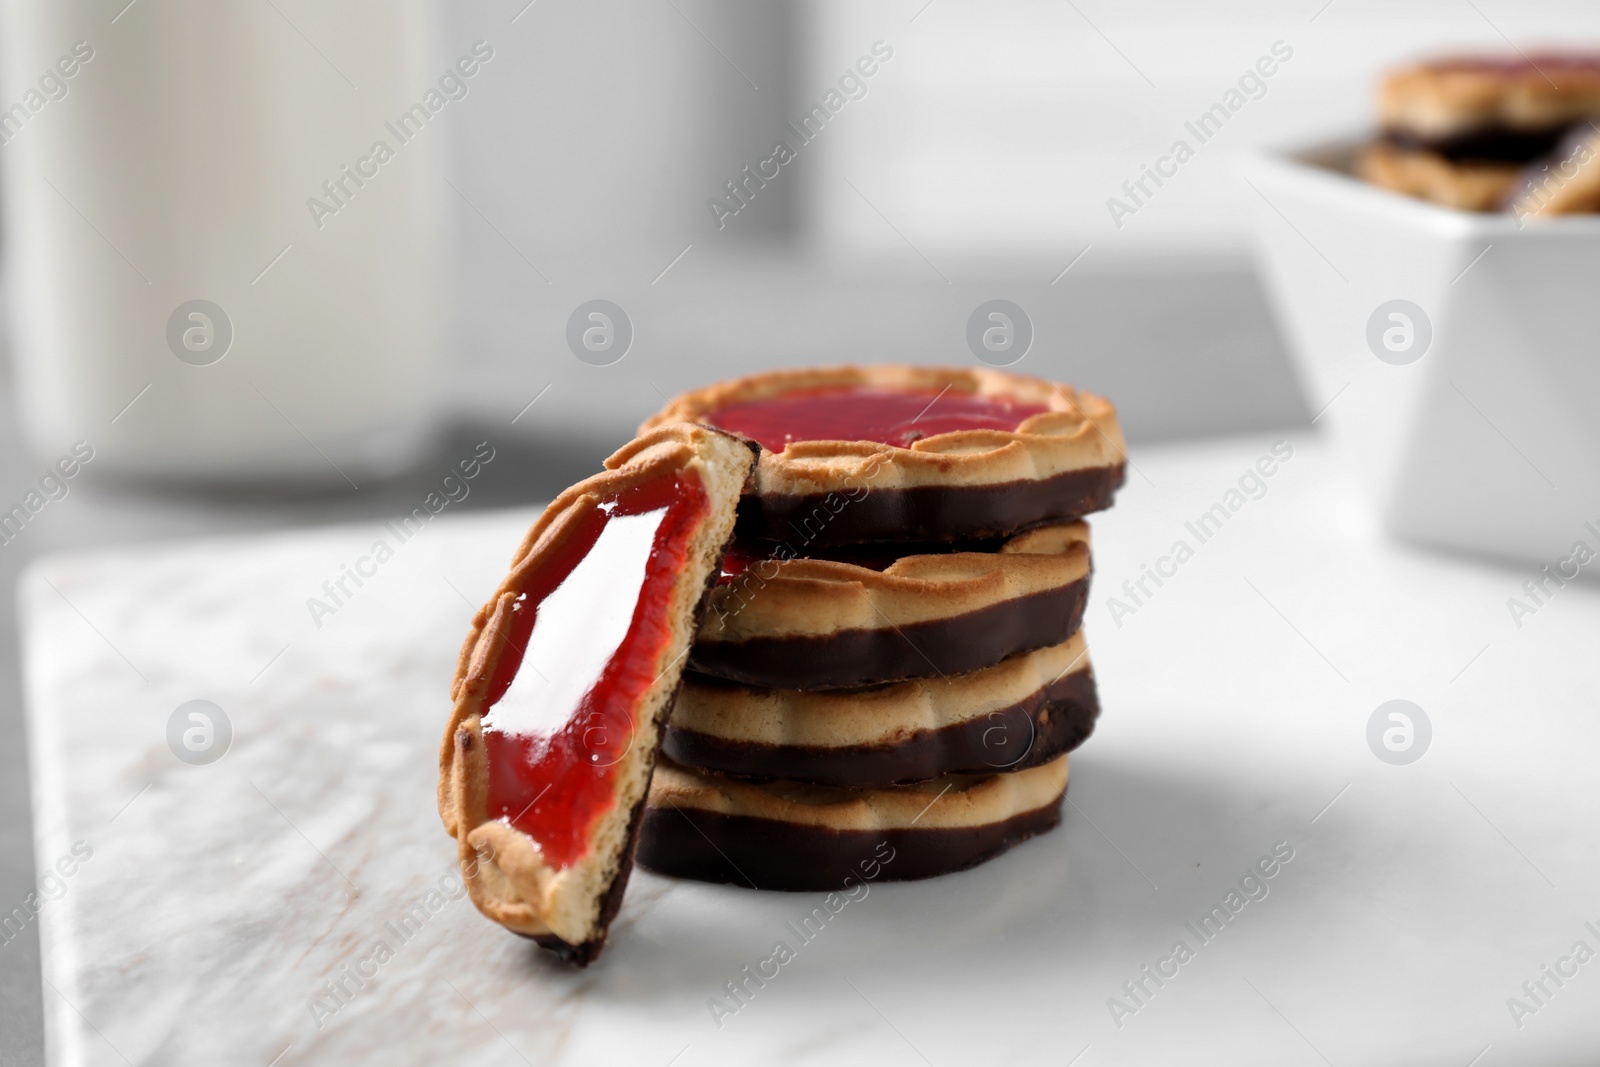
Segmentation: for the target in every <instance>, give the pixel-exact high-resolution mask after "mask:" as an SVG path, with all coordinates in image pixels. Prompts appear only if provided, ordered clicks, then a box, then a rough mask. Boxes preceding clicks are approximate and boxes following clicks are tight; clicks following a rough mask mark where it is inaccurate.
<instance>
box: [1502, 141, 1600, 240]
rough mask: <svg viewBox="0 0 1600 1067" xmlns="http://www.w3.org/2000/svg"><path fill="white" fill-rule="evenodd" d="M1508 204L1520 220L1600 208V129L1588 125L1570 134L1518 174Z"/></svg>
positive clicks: (1579, 212) (1509, 208)
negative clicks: (1543, 158)
mask: <svg viewBox="0 0 1600 1067" xmlns="http://www.w3.org/2000/svg"><path fill="white" fill-rule="evenodd" d="M1504 207H1505V210H1507V211H1509V212H1510V213H1511V214H1513V215H1515V216H1517V218H1518V219H1528V218H1539V217H1549V216H1554V215H1577V214H1588V213H1591V212H1596V211H1600V132H1597V131H1596V130H1594V129H1593V128H1591V127H1590V126H1588V125H1587V124H1585V125H1583V126H1580V127H1578V128H1577V129H1575V130H1574V131H1573V132H1572V133H1570V134H1568V136H1567V139H1566V140H1565V141H1564V142H1563V143H1562V144H1561V146H1560V147H1559V148H1557V149H1556V151H1555V152H1554V153H1552V155H1551V156H1550V157H1549V158H1548V159H1545V160H1541V161H1539V162H1536V163H1533V164H1530V165H1529V166H1528V167H1526V168H1525V169H1524V170H1523V171H1522V172H1521V174H1519V175H1518V177H1517V180H1516V181H1515V182H1514V183H1513V185H1512V187H1511V190H1510V191H1509V192H1508V194H1507V195H1506V197H1505V204H1504Z"/></svg>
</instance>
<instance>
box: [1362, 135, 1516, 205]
mask: <svg viewBox="0 0 1600 1067" xmlns="http://www.w3.org/2000/svg"><path fill="white" fill-rule="evenodd" d="M1357 169H1358V172H1359V173H1360V175H1361V177H1362V178H1364V179H1365V180H1367V181H1369V182H1371V183H1372V184H1373V185H1376V186H1379V187H1381V188H1384V189H1388V190H1391V191H1392V192H1396V193H1404V194H1405V195H1406V196H1415V197H1418V198H1420V199H1422V200H1429V201H1432V202H1433V203H1435V204H1441V205H1443V206H1445V207H1453V208H1457V209H1459V210H1461V211H1494V210H1496V209H1497V208H1499V207H1500V205H1501V204H1502V203H1503V202H1504V201H1505V199H1506V197H1507V196H1508V195H1509V194H1510V193H1511V192H1512V190H1513V189H1514V188H1515V186H1516V184H1517V180H1518V177H1519V176H1520V175H1521V174H1522V169H1523V168H1522V167H1521V166H1519V165H1517V164H1514V163H1493V162H1461V163H1456V162H1451V161H1450V160H1448V159H1446V158H1445V157H1444V156H1441V155H1439V154H1438V153H1436V152H1432V151H1429V150H1427V149H1421V148H1405V147H1401V146H1398V145H1395V144H1393V143H1391V142H1389V141H1377V142H1375V143H1373V144H1371V145H1368V146H1367V147H1366V148H1365V149H1364V150H1363V151H1362V152H1361V155H1360V158H1359V160H1358V162H1357Z"/></svg>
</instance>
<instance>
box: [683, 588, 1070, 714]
mask: <svg viewBox="0 0 1600 1067" xmlns="http://www.w3.org/2000/svg"><path fill="white" fill-rule="evenodd" d="M1088 595H1089V580H1088V578H1087V577H1085V578H1082V579H1080V580H1078V581H1076V582H1072V583H1071V584H1069V585H1064V586H1062V587H1061V588H1059V589H1050V590H1046V591H1045V592H1043V593H1034V594H1033V595H1031V596H1025V597H1018V598H1016V599H1015V600H1007V601H1003V602H1001V603H999V604H992V605H990V606H989V607H986V608H980V609H979V610H977V611H969V612H966V613H965V614H961V615H952V616H950V617H948V618H944V619H932V620H929V621H928V622H918V623H912V624H910V625H907V626H898V627H893V626H891V627H884V628H882V629H873V630H840V631H837V632H835V633H831V634H826V635H822V636H813V635H800V636H796V637H754V638H750V639H749V640H745V641H705V640H701V641H696V642H695V643H694V645H693V647H692V648H690V650H689V669H690V670H692V671H697V672H698V673H700V674H709V675H711V676H712V677H714V678H726V679H727V680H729V681H731V682H740V683H743V684H744V685H753V686H761V687H764V688H767V689H855V688H859V687H861V686H865V685H879V684H881V683H883V682H898V681H903V680H905V679H907V678H933V677H938V676H940V675H949V674H965V673H967V672H968V671H975V670H980V669H982V668H984V667H992V666H994V665H995V664H996V663H999V662H1000V661H1001V660H1003V659H1005V658H1006V657H1007V656H1013V655H1016V654H1017V653H1019V652H1031V651H1033V650H1034V649H1036V648H1043V647H1045V646H1046V645H1057V644H1060V643H1061V642H1062V641H1065V640H1066V639H1067V638H1069V637H1071V636H1072V635H1073V633H1075V632H1076V631H1077V629H1078V624H1079V623H1080V622H1081V621H1083V607H1084V601H1085V599H1086V598H1087V597H1088Z"/></svg>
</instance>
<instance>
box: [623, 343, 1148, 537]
mask: <svg viewBox="0 0 1600 1067" xmlns="http://www.w3.org/2000/svg"><path fill="white" fill-rule="evenodd" d="M994 328H996V329H1003V328H1005V327H1004V325H1003V324H1001V325H997V326H996V327H994ZM678 420H689V421H694V422H700V423H704V424H707V425H711V426H717V427H719V428H722V429H725V430H730V431H732V432H735V433H740V434H744V435H745V436H747V437H750V438H752V439H753V440H755V441H758V442H760V444H761V446H762V448H763V452H762V455H761V460H760V462H759V464H758V465H757V468H756V482H755V490H754V492H753V493H752V494H751V495H750V496H749V497H747V499H746V500H745V501H744V502H743V503H742V504H741V505H740V517H739V521H740V526H739V529H740V534H741V536H744V537H748V538H758V539H763V540H768V541H780V542H789V543H796V544H800V545H804V546H807V547H813V548H814V547H819V546H824V545H847V544H861V543H867V542H878V541H891V542H903V541H946V540H958V539H962V538H980V537H999V536H1005V535H1008V534H1012V533H1015V532H1017V531H1018V530H1023V529H1027V528H1028V527H1030V526H1036V525H1039V524H1040V523H1045V522H1060V521H1065V520H1070V519H1076V518H1079V517H1081V516H1083V515H1087V514H1089V513H1090V512H1093V511H1098V510H1100V509H1102V508H1105V507H1109V506H1110V504H1111V501H1112V496H1113V494H1114V492H1115V491H1116V489H1117V487H1118V486H1120V485H1121V484H1122V480H1123V472H1124V462H1125V452H1126V449H1125V446H1124V444H1123V440H1122V430H1121V428H1120V427H1119V425H1118V423H1117V416H1116V411H1115V409H1113V408H1112V406H1111V404H1110V402H1109V401H1107V400H1104V399H1103V398H1101V397H1098V396H1094V395H1092V394H1089V393H1080V392H1077V391H1076V390H1074V389H1073V388H1072V387H1071V386H1068V385H1057V384H1055V383H1052V382H1048V381H1044V380H1043V379H1039V378H1030V377H1025V376H1023V375H1018V374H1008V373H1005V372H1003V371H997V370H985V369H976V370H973V369H950V368H933V367H908V366H891V365H884V366H860V367H834V368H829V369H817V370H789V371H775V372H772V373H768V374H758V375H754V376H752V377H749V378H741V379H738V380H737V381H731V382H723V383H720V384H717V385H712V386H708V387H706V388H703V389H695V390H692V391H690V392H687V393H683V394H681V395H679V396H678V397H676V398H674V399H673V400H671V401H669V402H668V404H667V406H666V407H665V408H664V409H662V411H661V412H660V413H659V414H657V415H655V416H654V417H652V418H651V419H650V420H648V421H647V422H646V423H645V424H644V427H643V428H644V429H648V428H650V427H653V426H659V425H663V424H665V423H668V422H674V421H678Z"/></svg>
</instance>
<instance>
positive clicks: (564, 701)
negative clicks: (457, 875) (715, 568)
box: [483, 473, 707, 869]
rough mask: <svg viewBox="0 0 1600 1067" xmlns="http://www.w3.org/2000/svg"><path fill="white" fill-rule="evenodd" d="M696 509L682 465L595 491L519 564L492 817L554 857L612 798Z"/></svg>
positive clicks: (700, 504) (565, 860) (583, 841)
mask: <svg viewBox="0 0 1600 1067" xmlns="http://www.w3.org/2000/svg"><path fill="white" fill-rule="evenodd" d="M706 512H707V503H706V495H705V490H704V488H703V487H702V486H701V484H700V480H699V479H698V478H697V477H695V476H694V475H693V474H689V473H680V474H677V475H676V476H674V477H667V478H661V479H659V480H656V481H652V482H648V483H645V484H643V485H639V486H635V487H634V488H632V489H628V490H625V491H624V492H622V493H620V494H618V495H616V496H614V497H610V498H608V499H606V500H603V501H601V502H600V503H599V504H598V506H596V507H595V508H594V509H593V510H592V511H590V512H589V513H588V514H586V515H584V516H583V517H582V518H581V519H580V520H579V526H578V529H577V530H576V531H575V532H573V533H571V534H569V535H568V537H567V539H566V541H565V542H564V543H563V544H562V545H561V546H560V547H559V548H558V549H557V550H556V552H555V553H554V554H552V555H551V556H550V557H549V558H548V559H546V560H545V562H544V564H543V565H542V566H540V567H538V568H536V569H534V570H533V571H532V572H531V573H530V574H529V575H528V577H527V580H526V581H525V583H524V585H523V588H522V590H521V592H520V593H519V594H518V596H517V599H516V600H515V602H514V604H513V607H512V614H511V621H510V627H509V632H508V634H507V639H508V643H507V647H506V650H505V652H504V653H503V654H502V655H501V657H500V662H499V664H498V666H497V668H496V670H495V674H494V677H493V678H492V679H491V680H490V685H489V692H488V699H487V703H488V705H489V706H490V709H489V712H488V714H487V715H486V716H485V717H484V720H483V740H484V747H485V750H486V756H487V758H488V763H489V817H490V818H491V819H504V820H506V821H507V822H509V823H510V824H511V825H512V826H514V827H516V828H517V829H518V830H521V831H522V832H523V833H525V834H527V835H528V836H529V837H530V838H532V839H533V841H534V842H535V843H536V844H537V845H538V846H539V851H540V854H541V855H542V856H543V858H544V860H545V862H546V863H548V864H550V865H551V866H553V867H555V868H557V869H560V868H564V867H568V866H571V865H572V864H573V863H574V862H575V861H577V860H578V859H580V858H582V856H583V854H584V852H585V850H586V848H587V842H588V839H589V833H590V830H591V829H592V828H593V826H594V824H595V821H596V820H598V819H599V818H600V817H601V816H602V815H604V814H605V813H606V812H607V811H609V810H610V809H611V807H612V805H613V804H614V803H615V799H614V792H613V791H614V784H615V779H616V774H617V770H616V768H617V764H618V763H619V762H620V761H621V760H622V757H623V756H625V755H626V754H627V752H628V750H629V748H631V747H632V745H633V742H634V730H635V727H636V725H637V723H636V721H635V718H634V713H635V710H636V709H637V708H638V706H639V701H640V698H642V697H643V696H644V694H645V691H646V690H647V689H649V688H650V685H651V683H652V682H654V681H655V677H656V671H657V663H658V662H659V660H660V656H661V651H662V649H664V648H665V647H666V645H667V643H668V641H669V640H670V639H671V635H672V629H671V620H670V619H669V617H668V611H667V609H668V605H669V602H670V600H671V597H672V590H673V586H674V585H675V583H676V581H677V578H678V575H679V573H680V572H681V571H682V570H683V567H684V565H685V563H686V561H687V558H688V549H689V542H690V539H691V538H692V537H693V535H694V532H695V531H696V530H697V529H698V528H699V525H700V522H701V521H702V520H703V519H704V517H705V515H706Z"/></svg>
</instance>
